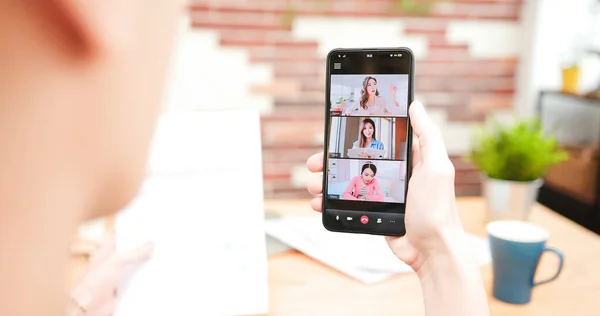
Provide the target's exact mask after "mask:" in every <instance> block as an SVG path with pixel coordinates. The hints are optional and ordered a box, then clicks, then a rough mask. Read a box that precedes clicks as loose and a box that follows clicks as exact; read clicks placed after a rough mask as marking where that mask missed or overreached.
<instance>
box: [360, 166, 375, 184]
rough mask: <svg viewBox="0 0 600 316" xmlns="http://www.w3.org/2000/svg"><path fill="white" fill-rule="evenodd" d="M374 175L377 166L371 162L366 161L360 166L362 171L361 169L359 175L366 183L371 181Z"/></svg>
mask: <svg viewBox="0 0 600 316" xmlns="http://www.w3.org/2000/svg"><path fill="white" fill-rule="evenodd" d="M376 175H377V166H375V165H374V164H372V163H371V162H367V163H366V164H364V165H363V166H362V171H361V174H360V176H361V178H362V180H363V182H364V183H367V184H368V183H371V182H373V179H375V176H376Z"/></svg>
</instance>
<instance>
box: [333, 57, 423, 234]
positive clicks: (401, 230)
mask: <svg viewBox="0 0 600 316" xmlns="http://www.w3.org/2000/svg"><path fill="white" fill-rule="evenodd" d="M369 52H372V53H378V54H379V53H401V54H403V55H402V57H400V58H410V62H409V73H408V76H409V80H408V85H409V87H408V109H410V104H411V103H412V102H413V98H414V73H415V58H414V54H413V52H412V50H411V49H410V48H408V47H381V48H336V49H333V50H331V51H330V52H329V53H328V54H327V58H326V88H325V90H326V92H325V133H324V134H325V135H324V151H323V199H322V223H323V226H324V227H325V229H327V230H329V231H332V232H342V233H357V234H370V235H385V236H404V235H405V234H406V227H405V224H404V215H405V214H406V202H407V201H406V195H407V192H408V183H409V179H410V178H411V176H412V169H413V168H412V139H413V132H412V126H411V122H410V116H409V115H407V129H408V130H407V155H406V156H407V157H406V165H407V170H406V181H405V189H404V194H405V200H404V203H398V207H399V208H401V210H400V211H401V213H378V212H377V213H374V212H372V211H367V212H365V213H364V214H365V215H370V214H375V215H380V216H385V217H388V218H389V217H393V218H394V219H395V218H398V219H399V220H398V221H399V222H400V223H401V225H394V229H389V230H387V229H382V230H373V229H366V227H367V226H365V225H363V226H359V225H356V227H348V226H345V225H342V226H344V227H340V225H332V224H333V223H336V222H337V220H335V219H334V216H333V215H335V216H338V215H339V214H349V213H350V212H351V213H353V214H356V215H358V214H357V213H360V212H359V211H356V210H340V211H339V212H338V213H336V214H337V215H336V214H329V213H331V212H333V210H331V211H330V212H328V210H326V208H325V205H326V201H327V188H328V183H327V179H328V174H327V166H328V164H329V154H328V153H329V134H330V131H329V129H330V120H331V117H332V116H331V113H330V106H329V99H330V94H331V63H332V59H333V58H332V57H333V56H334V55H347V54H355V53H365V54H367V53H369ZM405 56H406V57H405ZM408 109H407V110H408ZM407 113H408V112H407ZM358 203H361V202H358ZM362 203H372V202H362ZM369 205H372V204H369ZM361 215H363V214H361ZM342 216H345V215H342ZM400 219H401V220H400ZM388 226H389V225H388ZM361 227H363V228H362V229H361Z"/></svg>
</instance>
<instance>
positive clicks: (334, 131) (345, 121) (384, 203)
mask: <svg viewBox="0 0 600 316" xmlns="http://www.w3.org/2000/svg"><path fill="white" fill-rule="evenodd" d="M412 59H413V56H412V53H411V52H410V50H407V49H395V50H393V49H389V50H377V49H374V50H339V51H332V52H331V53H330V54H329V56H328V60H327V62H328V71H327V75H328V78H327V100H328V102H329V106H328V111H327V114H326V115H327V119H326V151H327V156H326V158H325V164H326V165H325V166H324V167H325V168H324V169H325V175H324V177H325V179H324V194H323V196H324V199H323V200H324V201H323V203H324V205H323V206H324V207H323V209H324V214H325V215H326V217H327V218H328V219H329V220H328V222H329V223H325V224H326V226H327V225H329V226H330V227H329V228H333V229H336V230H350V231H370V232H374V233H378V232H381V233H383V232H388V233H389V231H390V230H393V228H394V227H397V226H398V225H390V224H396V223H397V222H398V221H400V220H403V214H404V210H405V198H406V190H407V181H408V177H409V176H410V170H409V166H410V163H411V162H410V154H409V149H410V148H411V136H410V131H411V129H410V126H409V121H408V106H409V104H410V102H411V101H412V73H411V72H412V69H413V60H412ZM402 227H403V225H402Z"/></svg>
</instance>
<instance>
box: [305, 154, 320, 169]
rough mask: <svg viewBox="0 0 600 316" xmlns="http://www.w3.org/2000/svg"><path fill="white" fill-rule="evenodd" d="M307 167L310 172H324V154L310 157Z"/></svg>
mask: <svg viewBox="0 0 600 316" xmlns="http://www.w3.org/2000/svg"><path fill="white" fill-rule="evenodd" d="M306 166H307V167H308V170H310V172H323V153H318V154H314V155H312V156H310V158H308V160H307V161H306Z"/></svg>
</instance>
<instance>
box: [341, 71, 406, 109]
mask: <svg viewBox="0 0 600 316" xmlns="http://www.w3.org/2000/svg"><path fill="white" fill-rule="evenodd" d="M389 90H390V97H391V99H392V103H393V104H392V105H391V106H388V105H387V104H386V101H385V98H384V97H382V96H381V94H380V92H379V89H378V87H377V79H376V78H375V77H372V76H367V77H365V79H364V80H363V83H362V90H361V96H360V101H359V102H358V103H355V104H354V106H351V107H348V108H347V110H346V112H345V113H344V115H351V116H361V115H390V114H399V112H400V107H399V104H398V101H396V92H397V90H398V89H397V88H396V86H394V85H393V84H392V85H390V87H389Z"/></svg>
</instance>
